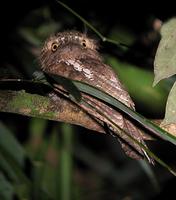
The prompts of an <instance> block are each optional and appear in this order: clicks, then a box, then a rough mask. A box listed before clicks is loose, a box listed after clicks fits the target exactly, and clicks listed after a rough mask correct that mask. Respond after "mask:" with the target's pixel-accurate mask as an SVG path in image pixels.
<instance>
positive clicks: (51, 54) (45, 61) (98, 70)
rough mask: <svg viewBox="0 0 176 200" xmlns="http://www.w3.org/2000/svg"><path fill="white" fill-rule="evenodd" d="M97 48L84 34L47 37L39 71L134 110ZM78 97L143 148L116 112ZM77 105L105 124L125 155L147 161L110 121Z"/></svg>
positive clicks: (137, 133) (136, 132)
mask: <svg viewBox="0 0 176 200" xmlns="http://www.w3.org/2000/svg"><path fill="white" fill-rule="evenodd" d="M97 49H98V48H97V44H96V41H95V40H93V39H91V38H88V37H87V35H85V34H82V33H79V32H76V31H70V32H69V31H67V32H61V33H58V34H56V35H54V36H51V37H49V38H48V39H47V40H46V42H45V44H44V46H43V48H42V50H41V56H40V63H41V69H42V70H43V71H44V72H45V73H46V74H54V75H59V76H63V77H65V78H69V79H72V80H78V81H82V82H85V83H87V84H90V85H92V86H94V87H96V88H98V89H101V90H103V91H105V92H106V93H108V94H110V95H111V96H113V97H114V98H116V99H118V100H120V101H121V102H122V103H124V104H125V105H127V106H128V107H130V108H131V109H135V108H134V103H133V101H132V99H131V98H130V96H129V94H128V92H127V91H126V90H125V89H124V87H123V86H122V84H121V83H120V81H119V79H118V78H117V75H116V74H115V73H114V71H113V70H112V68H111V67H110V66H108V65H106V64H104V63H103V60H102V57H101V56H100V55H99V53H98V51H97ZM54 87H55V89H56V90H58V88H61V87H60V86H58V85H57V84H55V85H54ZM82 98H84V100H86V101H87V102H89V103H90V104H91V105H92V106H93V107H96V108H97V109H99V110H101V111H103V112H104V114H105V115H107V116H111V121H112V122H114V123H116V124H117V125H118V126H119V127H120V128H121V129H123V130H125V131H127V132H128V133H129V134H130V135H131V136H132V137H133V138H135V139H136V140H138V141H139V142H140V143H143V144H144V145H145V143H144V141H143V138H142V135H141V133H140V131H139V130H138V129H137V128H136V126H135V125H133V124H132V123H131V122H130V121H129V119H127V118H126V117H124V116H123V115H122V114H121V113H119V112H118V111H117V110H115V109H114V108H111V107H110V106H109V105H106V104H105V103H103V102H100V101H99V100H97V99H96V98H93V97H90V96H89V95H86V94H82ZM80 106H81V107H82V108H83V109H84V110H86V111H87V112H88V113H89V114H91V115H92V116H93V117H96V118H97V119H99V120H101V121H103V122H105V123H106V124H107V125H108V127H109V129H110V130H111V131H112V132H114V134H115V135H117V136H118V139H119V141H120V143H121V146H122V148H123V150H124V151H125V153H126V154H127V155H128V156H130V157H132V158H135V159H140V158H143V157H144V156H146V157H147V158H148V160H149V161H150V162H151V159H150V158H149V157H148V156H147V153H146V152H145V151H144V150H142V149H141V147H140V146H139V145H137V144H136V143H135V142H133V141H131V140H130V139H129V138H128V136H126V135H125V134H124V133H123V132H122V131H120V130H119V131H117V130H115V127H114V125H113V123H112V122H110V121H109V120H107V119H106V118H105V117H103V116H102V115H101V114H99V113H97V112H96V111H95V110H93V109H90V108H89V107H87V106H85V105H82V104H80Z"/></svg>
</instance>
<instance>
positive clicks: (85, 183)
mask: <svg viewBox="0 0 176 200" xmlns="http://www.w3.org/2000/svg"><path fill="white" fill-rule="evenodd" d="M64 3H66V4H67V5H68V6H69V7H71V8H72V9H73V10H75V11H76V12H78V13H79V14H80V15H81V16H82V17H84V18H85V19H87V20H88V21H89V22H90V23H91V24H92V25H94V26H95V27H96V29H97V30H99V31H100V32H101V33H102V34H103V35H105V36H107V37H111V36H112V35H114V38H115V39H116V40H118V39H119V38H118V37H116V34H117V32H118V31H119V32H121V30H122V29H123V30H124V28H125V30H126V32H125V33H128V34H129V35H130V34H132V35H133V38H132V42H131V43H130V46H131V48H129V50H128V51H127V52H123V51H122V50H121V48H119V47H116V46H114V45H112V44H109V43H103V42H102V41H101V40H100V39H99V38H98V36H96V35H95V33H93V32H92V31H91V30H90V29H89V28H87V27H85V26H84V24H83V23H82V22H81V21H80V20H79V19H78V18H76V17H75V16H73V15H72V14H71V13H69V12H68V11H67V10H66V9H65V8H63V7H62V6H61V5H59V4H58V3H57V2H56V1H54V0H44V1H42V0H38V1H9V2H6V3H5V2H1V8H0V9H1V18H0V19H1V60H0V77H1V78H2V77H3V78H4V77H5V78H9V77H10V78H11V77H13V78H16V77H22V78H27V79H31V78H32V74H33V72H34V71H35V70H37V69H39V66H38V62H37V55H38V53H39V49H40V47H41V46H42V43H43V42H44V40H45V39H46V38H47V37H48V36H49V35H50V34H52V33H54V32H57V31H63V30H68V29H76V30H79V31H83V32H85V31H86V32H87V33H88V35H91V36H92V37H95V38H97V39H98V40H99V43H100V47H101V48H100V51H101V53H102V54H103V55H104V56H105V59H107V61H108V60H110V61H111V56H113V57H115V58H117V59H119V60H120V61H126V62H127V63H130V65H132V66H133V65H134V66H137V67H138V68H139V69H141V70H146V71H143V72H144V74H145V72H146V73H148V72H149V73H150V76H152V77H153V60H154V55H155V52H156V49H157V45H158V43H159V40H160V35H159V33H156V34H154V35H155V36H154V37H153V38H152V39H151V38H149V37H148V34H149V33H155V31H154V29H153V22H154V20H156V19H160V20H161V21H166V20H168V19H169V18H171V17H172V16H174V15H175V9H174V6H173V5H172V4H171V3H170V4H169V2H167V4H166V5H165V4H164V3H162V2H159V3H158V4H157V2H155V4H154V1H153V2H149V1H140V2H134V1H132V2H128V1H117V2H115V1H112V0H109V1H92V0H89V1H88V0H87V1H81V0H80V1H79V0H77V1H64ZM165 3H166V2H165ZM162 4H164V5H162ZM112 33H113V34H112ZM121 34H122V36H123V33H121ZM127 40H128V37H127ZM145 41H147V42H146V43H145ZM123 42H124V41H123ZM117 71H118V70H117ZM136 73H138V72H137V71H136ZM125 76H126V77H127V78H126V79H132V78H133V77H129V76H128V74H126V75H125ZM139 76H141V74H139ZM122 77H123V76H122ZM144 79H145V77H144ZM132 81H133V82H134V81H135V80H133V79H132ZM122 82H123V80H122ZM124 82H125V80H124ZM171 82H172V80H169V81H168V82H166V83H163V85H164V86H161V87H162V89H161V91H162V96H159V101H160V102H162V104H161V106H159V107H157V106H153V104H154V103H153V102H152V101H151V99H152V97H149V99H150V100H147V101H143V100H141V99H140V98H138V96H137V95H136V94H135V93H133V90H132V89H129V92H131V91H132V92H131V95H132V98H133V99H134V101H135V103H136V107H137V111H138V112H139V113H141V114H143V115H145V116H147V117H149V118H157V119H161V118H163V116H164V108H165V103H166V99H167V95H168V92H169V89H170V87H171ZM125 83H126V82H125ZM140 85H143V83H142V82H141V83H140ZM126 87H127V88H128V82H127V85H126ZM163 88H167V89H163ZM168 88H169V89H168ZM134 90H135V89H134ZM152 91H153V90H152ZM158 91H160V90H158ZM158 91H157V90H156V94H158V93H157V92H158ZM136 92H137V91H136ZM133 95H134V96H133ZM142 96H144V97H146V98H147V95H146V94H145V92H144V94H142ZM156 104H157V103H156ZM148 108H151V109H148ZM0 118H1V121H2V123H3V124H4V125H5V126H6V127H8V129H9V130H10V131H11V133H12V134H13V135H15V137H16V138H17V139H18V141H19V142H20V144H22V145H23V146H25V145H27V146H29V147H28V148H29V149H30V148H31V146H32V143H31V138H32V136H31V135H32V133H33V132H32V131H31V129H32V126H33V124H34V122H33V120H34V121H35V120H36V123H39V124H43V123H44V124H45V125H44V128H43V129H44V131H43V135H42V136H41V138H40V139H41V141H42V142H41V143H40V145H41V146H42V145H43V143H44V142H46V141H49V138H50V135H51V132H52V131H51V130H53V129H54V130H55V129H56V130H57V132H58V135H59V136H58V137H59V139H58V140H59V141H60V142H59V143H61V144H62V141H63V136H62V134H59V133H60V132H62V131H60V130H61V127H62V124H61V123H55V122H51V121H45V122H43V121H41V120H39V119H30V118H28V117H23V116H19V115H15V114H7V113H1V114H0ZM37 120H38V121H37ZM71 130H72V132H74V134H73V135H74V136H73V138H72V140H73V148H74V153H73V157H72V162H73V163H74V166H73V167H72V176H71V177H72V179H73V180H72V184H71V191H72V192H71V194H72V195H71V196H72V197H71V199H124V200H128V199H129V200H130V199H162V198H163V199H165V198H167V197H168V196H169V195H170V196H171V195H174V190H172V189H173V186H174V185H175V183H176V179H175V178H174V177H173V176H172V175H171V174H170V173H169V172H168V171H167V170H166V169H164V168H162V167H161V166H159V165H158V164H156V166H154V167H151V169H150V170H151V171H152V173H153V175H151V174H150V172H151V171H150V170H149V169H148V168H147V169H146V167H147V165H145V166H144V164H141V163H140V162H138V161H133V160H131V159H129V158H127V157H126V156H125V155H124V153H123V152H122V150H121V149H120V146H119V144H118V143H117V141H116V140H115V139H114V138H112V137H110V136H102V135H99V134H98V133H94V132H91V131H89V130H86V129H84V128H81V127H78V126H71ZM75 144H76V145H75ZM149 145H150V146H151V148H152V149H153V151H155V152H156V153H157V155H159V156H161V158H162V159H164V160H165V161H166V162H168V163H169V164H171V165H174V162H175V153H176V151H175V147H173V146H172V145H169V144H167V143H165V142H161V141H159V142H151V143H149ZM31 149H32V148H31ZM31 149H30V150H28V151H29V154H31V152H32V150H31ZM45 153H47V151H46V152H45ZM57 153H58V152H57ZM33 154H34V153H33ZM58 154H59V153H58ZM52 155H53V154H51V157H52ZM52 158H53V157H52ZM33 159H35V156H34V157H33ZM53 159H54V158H53ZM57 170H58V171H59V170H60V168H59V167H58V169H57ZM54 180H55V179H53V180H52V181H54ZM56 185H57V184H56ZM51 191H52V190H51ZM76 194H77V195H76ZM78 194H79V195H78ZM58 196H59V195H58ZM78 197H79V198H78Z"/></svg>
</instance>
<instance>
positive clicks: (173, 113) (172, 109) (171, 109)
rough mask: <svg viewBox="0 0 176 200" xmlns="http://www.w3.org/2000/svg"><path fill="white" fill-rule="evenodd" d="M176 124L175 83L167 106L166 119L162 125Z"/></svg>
mask: <svg viewBox="0 0 176 200" xmlns="http://www.w3.org/2000/svg"><path fill="white" fill-rule="evenodd" d="M170 123H176V82H175V83H174V85H173V87H172V89H171V91H170V94H169V97H168V100H167V104H166V113H165V118H164V120H163V122H162V125H166V124H170Z"/></svg>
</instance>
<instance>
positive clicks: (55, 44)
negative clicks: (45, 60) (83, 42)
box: [51, 42, 59, 52]
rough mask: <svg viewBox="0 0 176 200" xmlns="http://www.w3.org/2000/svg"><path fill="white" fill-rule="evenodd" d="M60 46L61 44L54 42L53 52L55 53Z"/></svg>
mask: <svg viewBox="0 0 176 200" xmlns="http://www.w3.org/2000/svg"><path fill="white" fill-rule="evenodd" d="M58 46H59V44H58V43H56V42H54V43H53V44H52V45H51V50H52V51H53V52H55V51H56V50H57V48H58Z"/></svg>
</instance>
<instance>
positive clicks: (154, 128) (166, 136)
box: [73, 81, 176, 145]
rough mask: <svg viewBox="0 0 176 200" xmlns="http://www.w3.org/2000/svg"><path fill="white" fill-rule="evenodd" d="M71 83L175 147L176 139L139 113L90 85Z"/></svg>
mask: <svg viewBox="0 0 176 200" xmlns="http://www.w3.org/2000/svg"><path fill="white" fill-rule="evenodd" d="M73 83H74V84H75V85H76V87H78V89H79V90H80V91H82V92H85V93H87V94H89V95H92V96H94V97H96V98H98V99H100V100H103V101H104V102H106V103H108V104H110V105H112V106H115V107H116V108H117V109H119V110H121V111H122V112H124V113H126V114H127V115H128V116H130V117H131V118H133V119H134V120H136V121H137V122H139V123H140V124H141V125H142V126H143V127H145V128H146V129H147V130H149V131H151V132H153V133H154V134H156V135H160V136H161V137H162V138H163V139H164V140H167V141H169V142H171V143H173V144H175V145H176V137H175V136H173V135H171V134H169V133H168V132H167V131H165V130H163V129H161V128H160V127H159V126H157V125H155V124H154V123H152V122H151V121H150V120H148V119H146V118H145V117H143V116H142V115H140V114H139V113H137V112H135V111H134V110H131V109H130V108H129V107H127V106H126V105H124V104H123V103H122V102H120V101H118V100H117V99H115V98H113V97H112V96H110V95H108V94H107V93H105V92H103V91H101V90H98V89H96V88H94V87H92V86H90V85H87V84H85V83H81V82H78V81H73Z"/></svg>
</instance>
